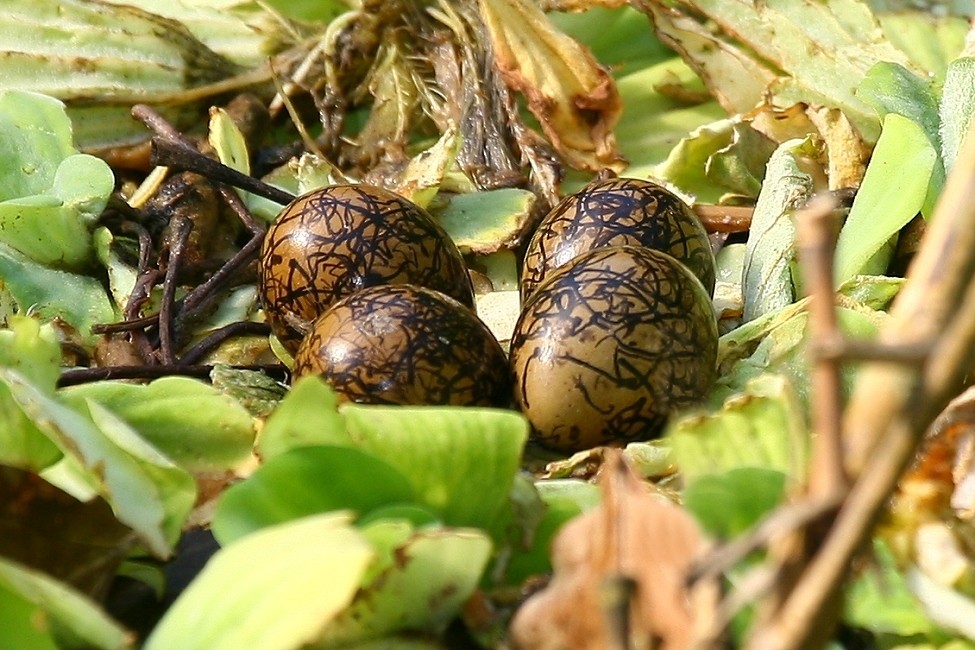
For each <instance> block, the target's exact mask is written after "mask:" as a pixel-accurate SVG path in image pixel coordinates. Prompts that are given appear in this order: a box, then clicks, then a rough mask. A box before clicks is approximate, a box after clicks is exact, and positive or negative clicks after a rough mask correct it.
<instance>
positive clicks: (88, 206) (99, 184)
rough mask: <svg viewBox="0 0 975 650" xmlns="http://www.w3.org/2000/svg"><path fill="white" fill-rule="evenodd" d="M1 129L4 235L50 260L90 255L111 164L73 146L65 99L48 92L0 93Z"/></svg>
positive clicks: (38, 258)
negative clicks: (91, 230) (64, 103)
mask: <svg viewBox="0 0 975 650" xmlns="http://www.w3.org/2000/svg"><path fill="white" fill-rule="evenodd" d="M0 133H2V134H3V136H2V138H0V188H2V189H0V226H2V228H0V241H2V242H3V243H4V244H6V245H8V246H10V247H12V248H14V249H16V250H17V251H19V252H21V253H23V254H24V255H25V256H27V257H28V258H30V259H31V260H33V261H35V262H38V263H40V264H43V265H46V266H56V267H60V268H77V267H80V266H82V265H84V264H86V263H88V262H90V261H91V259H92V252H93V249H92V245H91V233H90V229H91V227H92V225H93V223H94V220H95V219H96V218H97V217H98V215H99V214H101V211H102V210H103V209H104V207H105V205H106V203H107V201H108V196H109V194H111V192H112V189H113V188H114V184H115V179H114V176H113V175H112V171H111V169H110V168H109V167H108V165H107V164H106V163H105V162H104V161H102V160H100V159H98V158H95V157H93V156H89V155H85V154H79V153H78V152H77V151H76V150H75V149H74V148H73V146H72V132H71V123H70V121H69V120H68V117H67V114H66V113H65V110H64V105H63V104H62V103H61V102H59V101H57V100H55V99H53V98H51V97H46V96H44V95H39V94H36V93H29V92H19V91H6V92H2V93H0ZM0 277H2V274H0Z"/></svg>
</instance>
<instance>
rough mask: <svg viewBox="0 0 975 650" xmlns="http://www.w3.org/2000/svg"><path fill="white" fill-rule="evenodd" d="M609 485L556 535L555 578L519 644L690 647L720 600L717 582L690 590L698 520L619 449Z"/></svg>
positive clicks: (529, 607)
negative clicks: (646, 480) (645, 479)
mask: <svg viewBox="0 0 975 650" xmlns="http://www.w3.org/2000/svg"><path fill="white" fill-rule="evenodd" d="M601 488H602V491H603V502H602V504H601V505H600V506H599V507H598V508H596V509H594V510H592V511H590V512H588V513H586V514H583V515H580V516H579V517H576V518H575V519H573V520H572V521H570V522H569V523H568V524H566V525H565V527H564V528H563V529H562V530H561V531H560V533H559V534H558V536H557V537H556V539H555V542H554V543H553V547H552V566H553V568H554V576H553V578H552V581H551V582H550V583H549V585H548V587H546V588H545V589H544V590H543V591H541V592H539V593H537V594H536V595H534V596H533V597H532V598H530V599H529V600H528V601H527V602H526V603H525V604H524V605H523V606H522V608H521V609H520V610H519V611H518V613H517V614H516V615H515V618H514V621H513V622H512V627H511V632H512V639H513V641H514V643H515V645H516V647H518V648H532V649H533V650H556V649H564V650H589V649H592V650H597V649H599V650H604V649H606V648H614V647H637V648H642V647H651V641H652V647H655V648H661V649H663V650H676V649H678V648H687V647H690V646H691V645H692V643H693V642H694V641H695V640H696V639H697V636H696V635H697V630H699V629H701V626H700V625H699V624H698V623H699V622H701V621H702V616H703V615H704V614H705V613H706V612H707V611H708V610H709V609H711V608H713V606H714V602H715V599H716V598H717V591H716V589H713V588H712V586H711V585H701V586H700V587H699V588H696V589H695V591H694V593H689V592H688V591H687V589H686V588H685V578H686V576H687V572H688V569H689V567H690V565H691V563H692V562H693V561H694V560H695V559H696V558H697V557H698V556H699V555H700V553H701V552H702V551H703V550H704V541H703V540H702V538H701V534H700V531H699V530H698V527H697V524H696V523H695V522H694V521H693V519H692V518H691V517H690V515H689V514H687V513H686V512H685V511H684V510H682V509H681V508H680V507H678V506H676V505H674V504H673V503H671V502H670V501H668V500H666V499H664V498H663V497H660V496H657V495H654V494H651V493H650V492H649V491H648V490H647V488H646V486H645V485H644V484H643V483H642V482H641V480H640V479H639V478H638V477H637V475H636V474H635V473H634V472H633V471H632V470H631V469H630V468H629V466H628V465H627V463H626V461H625V460H624V458H623V456H622V455H621V454H620V453H619V452H617V451H613V452H610V453H609V454H608V458H607V461H606V464H605V465H604V467H603V471H602V477H601Z"/></svg>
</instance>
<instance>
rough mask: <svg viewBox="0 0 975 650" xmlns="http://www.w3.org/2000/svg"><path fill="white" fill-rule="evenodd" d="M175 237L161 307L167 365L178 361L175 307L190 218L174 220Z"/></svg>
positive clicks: (162, 355) (163, 354)
mask: <svg viewBox="0 0 975 650" xmlns="http://www.w3.org/2000/svg"><path fill="white" fill-rule="evenodd" d="M172 226H173V237H172V243H171V244H170V247H169V259H168V260H167V262H166V279H165V280H163V295H162V303H161V304H160V306H159V355H160V361H161V362H162V363H163V364H165V365H172V364H173V363H174V362H175V360H176V351H175V347H174V343H175V342H174V340H173V337H174V334H175V332H174V330H175V326H174V318H173V312H174V305H175V303H176V285H177V280H178V278H179V268H180V266H181V264H182V260H183V252H184V251H185V250H186V242H187V240H188V239H189V236H190V231H191V230H192V229H193V222H192V221H190V220H189V218H187V217H184V216H181V215H177V216H176V217H174V218H173V221H172Z"/></svg>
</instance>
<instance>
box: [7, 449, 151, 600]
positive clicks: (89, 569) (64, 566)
mask: <svg viewBox="0 0 975 650" xmlns="http://www.w3.org/2000/svg"><path fill="white" fill-rule="evenodd" d="M134 543H135V536H134V535H133V533H132V531H131V530H130V529H129V528H128V527H127V526H124V525H123V524H121V523H119V522H118V520H117V519H116V518H115V515H114V514H113V513H112V509H111V508H110V507H109V506H108V504H107V503H106V502H105V501H103V500H102V499H97V498H96V499H94V500H92V501H91V502H89V503H82V502H81V501H78V500H77V499H75V498H74V497H72V496H70V495H69V494H67V493H66V492H62V491H61V490H59V489H58V488H56V487H54V486H53V485H51V484H50V483H48V482H47V481H45V480H44V479H42V478H41V477H39V476H38V475H37V474H33V473H31V472H25V471H22V470H19V469H15V468H13V467H0V556H3V557H6V558H10V559H13V560H16V561H18V562H20V563H22V564H25V565H27V566H30V567H33V568H35V569H39V570H41V571H44V572H45V573H48V574H49V575H51V576H53V577H55V578H58V579H59V580H63V581H65V582H67V583H69V584H71V585H72V586H74V587H75V588H77V589H79V590H80V591H82V592H84V593H86V594H88V595H89V596H92V597H93V598H96V599H97V598H100V597H102V596H103V595H104V594H105V593H106V591H107V589H108V586H109V584H110V583H111V580H112V578H113V577H114V576H115V571H116V570H117V569H118V567H119V565H120V564H121V563H122V560H124V559H125V557H126V555H127V553H128V551H129V549H130V548H131V547H132V545H133V544H134Z"/></svg>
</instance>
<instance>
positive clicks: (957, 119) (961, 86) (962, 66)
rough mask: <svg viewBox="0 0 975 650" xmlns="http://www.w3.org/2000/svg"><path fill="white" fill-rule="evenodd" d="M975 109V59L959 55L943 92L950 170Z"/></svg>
mask: <svg viewBox="0 0 975 650" xmlns="http://www.w3.org/2000/svg"><path fill="white" fill-rule="evenodd" d="M973 112H975V58H971V57H965V58H960V59H957V60H955V61H953V62H952V63H951V65H949V66H948V73H947V75H946V76H945V85H944V89H943V91H942V95H941V147H942V149H941V157H942V158H943V159H944V165H945V170H946V172H950V171H951V168H952V167H953V166H954V164H955V159H956V158H957V157H958V152H959V151H960V150H961V146H962V142H963V140H964V139H965V135H966V134H967V133H968V125H969V124H970V123H971V121H972V113H973Z"/></svg>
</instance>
